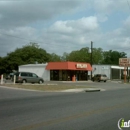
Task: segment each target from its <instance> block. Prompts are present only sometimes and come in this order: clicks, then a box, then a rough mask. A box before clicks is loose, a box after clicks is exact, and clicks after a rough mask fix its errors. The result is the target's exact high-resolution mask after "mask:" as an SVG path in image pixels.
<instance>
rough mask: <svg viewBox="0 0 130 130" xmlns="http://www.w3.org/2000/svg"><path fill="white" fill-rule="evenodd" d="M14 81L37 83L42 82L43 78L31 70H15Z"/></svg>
mask: <svg viewBox="0 0 130 130" xmlns="http://www.w3.org/2000/svg"><path fill="white" fill-rule="evenodd" d="M15 75H16V83H39V84H42V83H43V82H44V79H43V78H41V77H39V76H37V75H36V74H35V73H31V72H16V73H15Z"/></svg>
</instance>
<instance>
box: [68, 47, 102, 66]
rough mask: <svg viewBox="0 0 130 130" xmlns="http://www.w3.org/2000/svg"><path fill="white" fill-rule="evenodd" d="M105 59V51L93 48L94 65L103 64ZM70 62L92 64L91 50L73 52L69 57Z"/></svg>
mask: <svg viewBox="0 0 130 130" xmlns="http://www.w3.org/2000/svg"><path fill="white" fill-rule="evenodd" d="M102 59H103V51H102V49H101V48H93V50H92V63H93V64H99V63H101V62H102ZM68 60H69V61H77V62H89V63H91V53H90V51H89V48H88V47H86V48H82V49H80V50H77V51H72V52H71V53H70V54H69V55H68Z"/></svg>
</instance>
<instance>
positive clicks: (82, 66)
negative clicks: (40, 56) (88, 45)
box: [46, 61, 92, 71]
mask: <svg viewBox="0 0 130 130" xmlns="http://www.w3.org/2000/svg"><path fill="white" fill-rule="evenodd" d="M46 69H47V70H86V71H92V67H91V65H90V64H89V63H81V62H69V61H67V62H49V63H48V65H47V66H46Z"/></svg>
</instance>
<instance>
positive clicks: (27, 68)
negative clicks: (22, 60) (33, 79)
mask: <svg viewBox="0 0 130 130" xmlns="http://www.w3.org/2000/svg"><path fill="white" fill-rule="evenodd" d="M46 66H47V64H28V65H21V66H19V72H32V73H35V74H37V75H38V76H39V77H42V78H43V79H44V80H45V81H50V70H46V69H45V68H46Z"/></svg>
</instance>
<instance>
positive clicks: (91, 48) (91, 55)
mask: <svg viewBox="0 0 130 130" xmlns="http://www.w3.org/2000/svg"><path fill="white" fill-rule="evenodd" d="M92 65H93V42H92V41H91V67H92ZM91 79H92V71H91Z"/></svg>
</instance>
